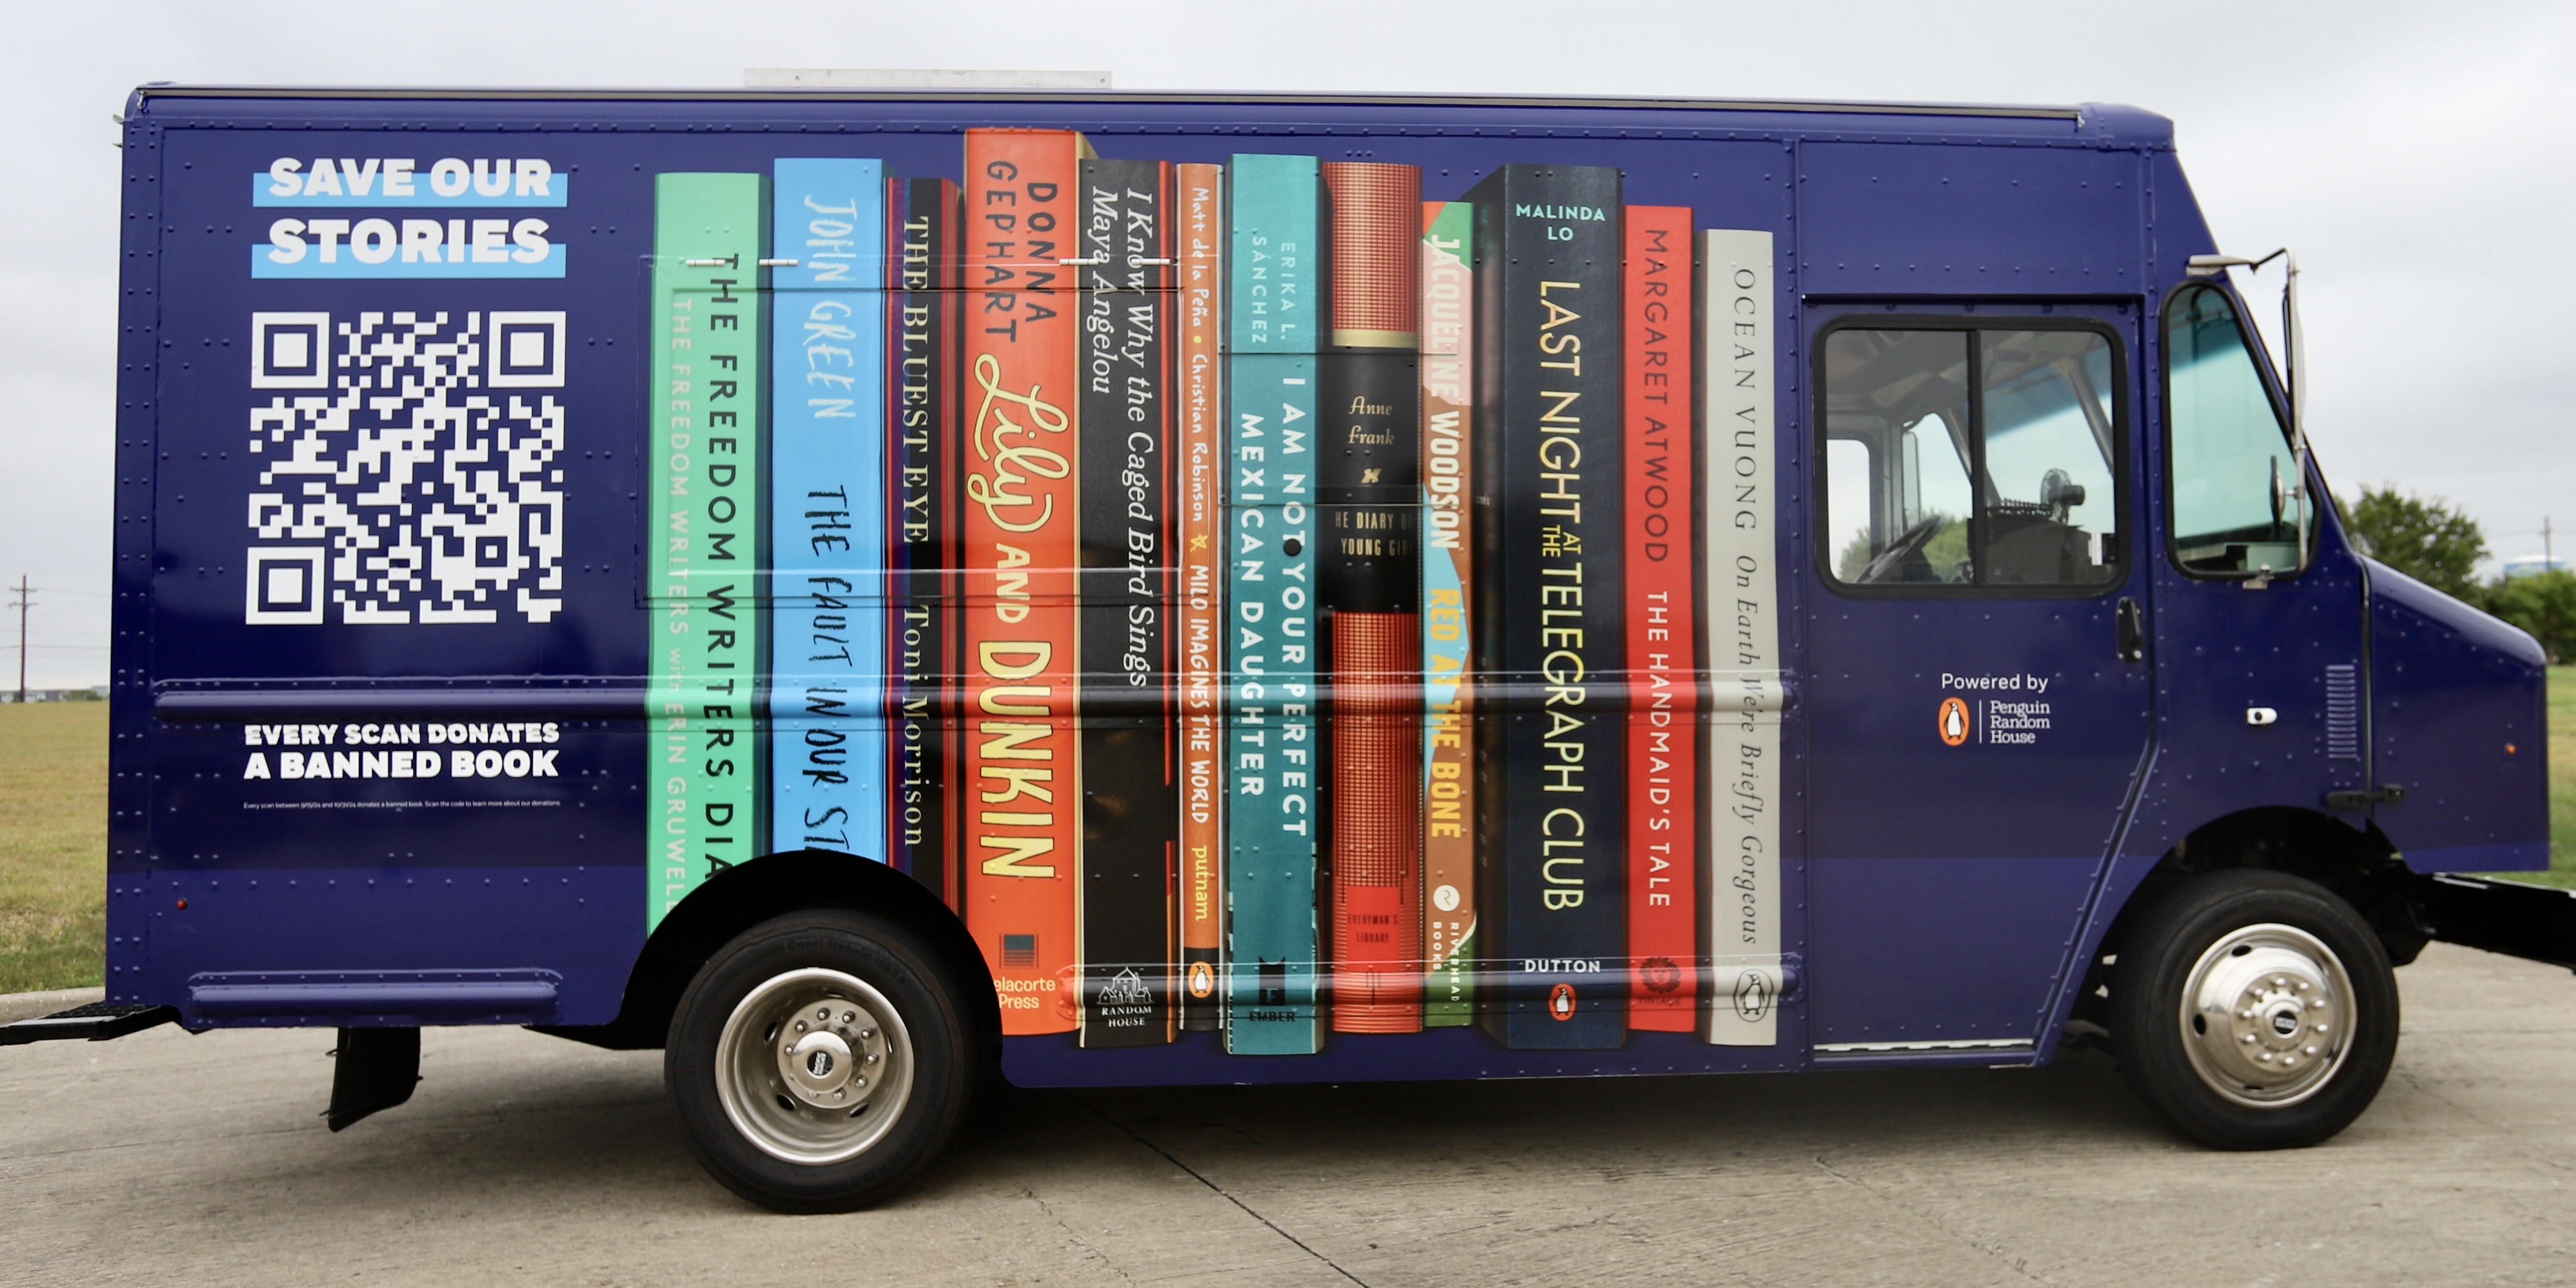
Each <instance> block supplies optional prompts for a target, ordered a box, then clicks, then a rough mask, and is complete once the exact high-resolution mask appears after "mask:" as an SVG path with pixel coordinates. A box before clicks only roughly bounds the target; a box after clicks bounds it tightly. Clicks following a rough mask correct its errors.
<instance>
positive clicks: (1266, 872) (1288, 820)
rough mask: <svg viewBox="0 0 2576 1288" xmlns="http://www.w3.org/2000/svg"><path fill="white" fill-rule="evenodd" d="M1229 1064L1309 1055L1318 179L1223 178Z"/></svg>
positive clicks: (1246, 163)
mask: <svg viewBox="0 0 2576 1288" xmlns="http://www.w3.org/2000/svg"><path fill="white" fill-rule="evenodd" d="M1226 171H1227V177H1228V180H1229V182H1230V184H1231V193H1230V196H1229V198H1228V200H1227V202H1226V206H1227V209H1228V211H1229V212H1230V213H1231V214H1232V216H1233V220H1234V224H1233V228H1232V229H1231V231H1230V240H1229V244H1228V247H1227V252H1228V253H1227V258H1226V264H1227V274H1228V280H1227V292H1226V294H1227V317H1226V340H1227V347H1228V350H1229V351H1228V353H1227V355H1226V381H1225V383H1226V395H1227V400H1228V408H1227V411H1228V415H1227V419H1226V442H1225V447H1224V452H1223V457H1224V461H1225V470H1226V474H1225V489H1226V495H1225V512H1224V516H1223V520H1222V522H1223V524H1224V529H1223V531H1224V540H1225V543H1226V569H1225V616H1224V619H1223V635H1224V644H1225V655H1224V667H1225V698H1224V705H1225V712H1226V714H1225V726H1224V730H1223V734H1222V737H1223V739H1224V743H1223V746H1224V752H1223V755H1222V757H1221V762H1220V763H1221V764H1222V765H1223V772H1224V774H1225V809H1226V873H1225V891H1226V901H1227V905H1228V909H1227V918H1226V923H1227V936H1226V937H1227V952H1226V1015H1225V1049H1226V1050H1227V1051H1229V1052H1231V1053H1233V1054H1236V1055H1311V1054H1313V1053H1315V1052H1316V1051H1319V1050H1321V1049H1322V1048H1323V1033H1324V1029H1323V1020H1324V1017H1323V1010H1322V1007H1321V1006H1320V1005H1319V1004H1318V1002H1319V999H1318V997H1317V996H1316V992H1317V988H1316V985H1317V980H1316V963H1315V958H1316V956H1317V954H1316V921H1315V855H1316V848H1317V847H1316V842H1317V840H1318V833H1319V832H1320V830H1321V827H1322V817H1321V815H1320V813H1319V812H1318V811H1317V809H1316V787H1317V785H1318V784H1319V783H1321V782H1322V781H1323V779H1324V772H1325V766H1324V763H1323V752H1324V742H1323V738H1322V730H1321V727H1320V725H1319V722H1318V721H1317V720H1316V703H1317V699H1318V698H1319V697H1320V696H1321V695H1320V694H1319V693H1318V691H1317V689H1316V686H1315V680H1316V676H1315V662H1316V656H1315V650H1316V645H1317V639H1318V634H1317V630H1316V623H1317V620H1318V618H1317V612H1316V607H1317V606H1316V594H1315V530H1316V521H1315V513H1314V501H1315V457H1316V447H1315V428H1316V425H1315V376H1316V359H1315V354H1316V349H1317V347H1318V340H1319V338H1320V336H1321V335H1322V332H1323V326H1322V324H1323V313H1322V305H1323V293H1322V289H1321V277H1320V270H1321V269H1322V267H1323V262H1322V251H1323V245H1322V238H1321V234H1322V231H1323V230H1322V227H1321V214H1322V207H1323V171H1322V167H1321V165H1320V163H1319V162H1318V161H1317V159H1316V158H1314V157H1286V156H1236V157H1235V158H1234V159H1233V160H1232V162H1231V163H1229V164H1228V166H1227V167H1226Z"/></svg>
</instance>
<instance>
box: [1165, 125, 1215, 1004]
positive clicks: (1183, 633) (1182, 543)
mask: <svg viewBox="0 0 2576 1288" xmlns="http://www.w3.org/2000/svg"><path fill="white" fill-rule="evenodd" d="M1178 172H1179V174H1178V178H1179V184H1180V236H1179V238H1178V241H1179V247H1178V249H1179V252H1180V291H1181V297H1180V300H1179V304H1180V315H1181V316H1180V323H1181V324H1180V327H1179V328H1178V329H1179V332H1180V372H1179V376H1180V387H1181V398H1180V404H1181V405H1180V418H1179V419H1180V450H1179V452H1178V453H1177V454H1176V455H1177V456H1178V458H1179V459H1178V460H1177V462H1176V465H1177V467H1178V470H1179V474H1180V479H1179V497H1178V500H1179V504H1178V505H1176V506H1174V507H1173V509H1174V512H1175V514H1176V516H1177V518H1178V520H1179V522H1178V531H1177V532H1176V533H1175V540H1176V541H1177V543H1178V549H1179V551H1180V600H1181V604H1180V651H1181V680H1180V688H1181V871H1180V887H1181V888H1180V892H1179V893H1180V899H1179V903H1180V912H1181V927H1180V932H1181V971H1182V976H1181V1027H1182V1028H1183V1029H1199V1030H1214V1029H1217V1028H1219V1027H1222V1025H1223V1022H1224V1010H1223V1005H1222V1002H1223V995H1222V993H1221V992H1220V990H1219V984H1218V981H1219V979H1220V978H1221V972H1222V971H1223V970H1224V963H1223V961H1222V955H1223V949H1224V943H1225V939H1224V935H1225V885H1224V870H1225V867H1224V860H1225V833H1224V820H1223V817H1222V811H1223V809H1224V802H1225V793H1224V792H1223V791H1222V790H1221V788H1222V786H1223V783H1224V779H1223V775H1222V772H1221V770H1220V768H1219V766H1218V764H1217V752H1218V748H1217V739H1218V733H1219V730H1218V728H1217V631H1218V629H1219V625H1220V623H1219V621H1218V618H1219V617H1220V615H1221V605H1220V603H1219V598H1220V593H1221V589H1222V586H1223V584H1224V583H1223V581H1222V579H1221V578H1219V577H1218V576H1217V573H1218V568H1217V557H1218V556H1217V548H1218V540H1219V535H1220V534H1219V533H1218V531H1217V507H1218V504H1219V502H1220V499H1221V496H1222V488H1221V486H1220V484H1221V483H1222V481H1223V480H1222V478H1221V475H1220V471H1221V470H1222V468H1223V466H1222V462H1221V461H1220V460H1219V457H1218V452H1219V450H1220V444H1219V441H1218V440H1219V433H1218V431H1219V428H1220V427H1221V426H1222V424H1223V423H1224V420H1225V396H1224V391H1223V389H1222V388H1221V386H1220V383H1219V382H1220V380H1221V378H1222V376H1223V373H1224V369H1225V364H1224V363H1223V362H1222V361H1221V344H1220V341H1221V339H1222V337H1223V335H1224V328H1225V311H1224V301H1223V300H1222V298H1221V297H1220V289H1221V286H1222V284H1223V282H1224V281H1225V242H1226V225H1225V167H1223V166H1218V165H1199V164H1190V165H1184V166H1180V167H1178Z"/></svg>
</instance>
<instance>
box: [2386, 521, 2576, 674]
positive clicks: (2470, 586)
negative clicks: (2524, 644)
mask: <svg viewBox="0 0 2576 1288" xmlns="http://www.w3.org/2000/svg"><path fill="white" fill-rule="evenodd" d="M2335 509H2336V511H2337V512H2338V513H2340V514H2341V515H2342V516H2343V526H2344V532H2345V534H2346V535H2347V536H2349V537H2351V538H2352V543H2353V544H2354V545H2355V546H2356V547H2359V548H2360V550H2361V552H2362V553H2363V554H2366V555H2369V556H2370V557H2371V558H2373V559H2376V560H2378V561H2379V562H2381V563H2384V564H2386V565H2388V566H2389V567H2391V568H2394V569H2396V570H2397V571H2399V572H2402V573H2405V574H2406V575H2407V576H2409V577H2413V578H2414V579H2416V580H2417V581H2420V582H2423V583H2424V584H2426V585H2428V586H2431V587H2433V588H2434V589H2436V590H2439V591H2442V592H2443V593H2445V594H2448V595H2450V596H2452V597H2454V598H2456V599H2460V600H2463V601H2465V602H2467V603H2470V604H2474V605H2476V606H2477V607H2479V608H2483V609H2485V610H2486V611H2488V612H2490V613H2493V614H2495V615H2496V616H2498V617H2501V618H2503V619H2504V620H2506V621H2508V622H2511V623H2513V624H2514V625H2516V626H2519V627H2521V628H2522V629H2524V630H2526V631H2529V632H2531V636H2532V638H2534V639H2536V640H2539V641H2540V647H2541V648H2543V649H2545V650H2547V651H2548V653H2549V660H2550V661H2552V662H2567V661H2571V660H2576V573H2571V572H2561V571H2557V570H2555V569H2552V570H2550V571H2546V572H2541V573H2537V574H2534V575H2532V576H2528V577H2511V578H2499V579H2497V580H2495V581H2487V582H2482V581H2479V580H2478V577H2477V566H2478V562H2479V561H2480V560H2482V559H2484V558H2486V557H2487V538H2486V534H2485V533H2484V532H2482V531H2480V530H2479V528H2478V521H2477V520H2475V519H2472V518H2470V517H2469V516H2468V514H2467V513H2466V512H2465V511H2463V510H2462V509H2460V508H2459V507H2458V506H2455V505H2452V504H2451V503H2450V502H2448V501H2444V500H2442V499H2440V498H2438V497H2434V498H2425V497H2418V496H2414V495H2411V494H2407V493H2401V492H2399V491H2398V490H2397V489H2396V488H2394V487H2383V488H2374V487H2364V488H2362V490H2361V497H2360V499H2359V500H2356V501H2351V502H2346V501H2344V500H2343V499H2342V498H2340V497H2338V498H2336V499H2335Z"/></svg>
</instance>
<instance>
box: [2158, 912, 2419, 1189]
mask: <svg viewBox="0 0 2576 1288" xmlns="http://www.w3.org/2000/svg"><path fill="white" fill-rule="evenodd" d="M2319 950H2322V956H2321V955H2320V951H2319ZM2302 961H2306V962H2307V963H2308V965H2307V966H2305V967H2302V966H2301V965H2300V964H2299V963H2300V962H2302ZM2196 977H2197V981H2198V982H2195V980H2196ZM2336 993H2340V994H2343V996H2341V997H2334V996H2331V995H2332V994H2336ZM2193 995H2197V1001H2196V1002H2194V1001H2187V1000H2186V998H2187V997H2190V996H2193ZM2111 1042H2112V1049H2113V1051H2114V1053H2115V1054H2116V1055H2117V1056H2118V1057H2119V1061H2120V1072H2121V1074H2122V1076H2124V1077H2126V1078H2127V1079H2128V1082H2129V1085H2130V1086H2131V1087H2132V1088H2134V1089H2136V1091H2137V1093H2138V1095H2139V1097H2140V1098H2142V1099H2144V1100H2145V1101H2146V1102H2147V1103H2148V1104H2149V1105H2150V1106H2152V1107H2154V1109H2155V1110H2156V1112H2158V1113H2160V1114H2162V1115H2163V1116H2164V1117H2165V1119H2166V1121H2168V1122H2170V1123H2172V1124H2173V1125H2174V1126H2175V1127H2176V1128H2179V1129H2180V1130H2181V1131H2182V1132H2183V1134H2185V1135H2187V1136H2190V1137H2191V1138H2192V1139H2194V1140H2197V1141H2199V1142H2201V1143H2202V1144H2204V1145H2209V1146H2212V1147H2214V1148H2217V1149H2290V1148H2297V1147H2300V1146H2306V1145H2313V1144H2316V1143H2317V1142H2319V1141H2322V1140H2325V1139H2327V1138H2328V1137H2331V1136H2333V1135H2334V1134H2335V1133H2336V1132H2339V1131H2342V1130H2343V1129H2344V1128H2345V1127H2347V1126H2349V1125H2351V1123H2352V1121H2353V1120H2354V1119H2355V1118H2358V1117H2360V1116H2361V1113H2362V1111H2363V1110H2365V1109H2367V1108H2369V1107H2370V1102H2371V1100H2372V1098H2374V1097H2376V1096H2377V1095H2378V1094H2379V1087H2380V1084H2381V1083H2383V1082H2385V1081H2386V1080H2387V1078H2388V1070H2389V1067H2390V1065H2391V1064H2393V1063H2394V1062H2395V1060H2396V1057H2397V976H2396V973H2395V971H2393V970H2392V969H2391V968H2390V967H2389V964H2388V951H2387V949H2386V947H2385V946H2383V945H2382V944H2381V943H2380V941H2379V936H2378V935H2377V934H2375V933H2373V932H2372V931H2371V929H2370V925H2369V923H2367V922H2365V921H2363V920H2362V918H2361V914H2360V913H2358V912H2355V911H2354V910H2353V907H2352V905H2351V904H2348V903H2345V902H2344V901H2343V900H2342V899H2341V898H2338V897H2337V896H2336V895H2335V894H2334V893H2333V892H2332V891H2330V890H2328V889H2326V888H2325V887H2324V886H2321V885H2318V884H2317V883H2316V882H2313V881H2309V880H2306V879H2304V878H2301V877H2295V876H2289V875H2285V874H2283V873H2278V872H2265V871H2256V870H2230V871H2224V872H2212V873H2209V874H2206V875H2204V876H2199V877H2195V878H2193V879H2192V880H2190V881H2189V882H2186V883H2185V884H2183V885H2182V886H2180V887H2178V888H2176V889H2175V890H2173V891H2172V892H2170V893H2168V894H2166V895H2165V896H2164V897H2163V898H2162V899H2160V900H2159V901H2157V902H2156V903H2155V904H2154V905H2153V906H2152V907H2150V908H2148V909H2147V910H2146V912H2145V914H2144V915H2143V916H2141V917H2140V918H2139V920H2138V923H2137V924H2136V925H2135V926H2134V927H2132V928H2131V929H2130V931H2129V932H2128V933H2127V935H2126V936H2125V938H2124V940H2123V942H2122V943H2121V945H2120V950H2119V960H2118V962H2117V963H2116V964H2115V965H2114V967H2113V968H2112V976H2111ZM2256 1061H2260V1062H2261V1063H2259V1064H2257V1063H2255V1062H2256Z"/></svg>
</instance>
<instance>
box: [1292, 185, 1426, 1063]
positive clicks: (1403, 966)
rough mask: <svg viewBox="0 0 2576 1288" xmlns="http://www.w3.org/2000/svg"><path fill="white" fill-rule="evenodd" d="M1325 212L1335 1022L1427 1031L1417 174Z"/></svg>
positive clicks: (1324, 495)
mask: <svg viewBox="0 0 2576 1288" xmlns="http://www.w3.org/2000/svg"><path fill="white" fill-rule="evenodd" d="M1323 178H1324V187H1325V190H1326V193H1327V196H1328V198H1329V202H1330V207H1331V212H1332V215H1331V218H1332V223H1331V233H1330V236H1329V238H1328V239H1327V245H1328V247H1329V252H1328V255H1329V276H1330V282H1331V290H1330V292H1329V294H1330V299H1329V301H1328V312H1329V315H1330V321H1331V326H1330V329H1329V333H1328V334H1327V336H1326V337H1325V338H1326V340H1327V344H1326V347H1325V350H1324V354H1323V357H1322V360H1321V362H1320V363H1319V367H1318V370H1319V377H1320V379H1321V381H1322V389H1321V395H1320V396H1321V407H1320V409H1319V410H1320V411H1321V413H1322V423H1321V425H1320V426H1319V433H1318V436H1317V440H1316V448H1317V460H1316V476H1317V489H1316V496H1317V499H1318V500H1319V501H1320V502H1321V503H1322V519H1323V529H1324V540H1323V548H1322V550H1321V551H1320V552H1319V562H1320V567H1319V569H1318V571H1319V573H1320V575H1321V578H1322V582H1321V589H1322V596H1323V603H1324V609H1325V614H1326V615H1325V638H1324V643H1325V646H1326V649H1325V667H1326V670H1327V673H1328V674H1330V675H1331V677H1332V684H1331V685H1330V693H1331V698H1330V704H1329V705H1330V720H1329V728H1330V729H1331V734H1332V736H1331V747H1332V750H1331V779H1330V782H1331V790H1330V792H1329V795H1328V800H1329V801H1330V803H1331V827H1330V830H1329V835H1330V839H1331V863H1330V872H1331V885H1330V889H1329V894H1330V919H1331V926H1332V944H1331V951H1332V963H1333V980H1334V988H1333V997H1332V1023H1333V1028H1334V1029H1335V1031H1337V1032H1344V1033H1411V1032H1414V1031H1416V1030H1418V1029H1420V1028H1421V1027H1422V829H1421V826H1420V822H1419V820H1420V818H1421V802H1420V799H1419V798H1418V797H1417V796H1416V785H1417V783H1418V781H1419V779H1420V776H1421V760H1420V757H1421V737H1422V734H1421V723H1420V711H1421V708H1420V705H1419V704H1420V702H1421V676H1422V647H1421V646H1422V640H1421V631H1422V620H1421V591H1422V585H1421V576H1422V569H1421V562H1420V553H1421V547H1420V542H1419V540H1418V533H1417V525H1418V523H1419V520H1420V519H1421V492H1420V487H1421V472H1420V471H1421V447H1422V438H1421V429H1422V426H1421V394H1422V389H1421V373H1420V370H1419V361H1418V355H1417V346H1418V345H1419V343H1420V339H1421V337H1420V335H1419V326H1418V324H1417V321H1416V317H1417V314H1418V312H1419V310H1420V308H1421V299H1420V295H1419V287H1418V282H1419V277H1420V268H1421V252H1422V240H1421V233H1420V230H1419V223H1418V221H1419V220H1420V218H1421V212H1422V172H1421V171H1420V170H1419V169H1417V168H1415V167H1413V166H1409V165H1389V164H1386V163H1383V162H1370V161H1336V162H1328V163H1326V164H1325V165H1324V166H1323Z"/></svg>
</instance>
